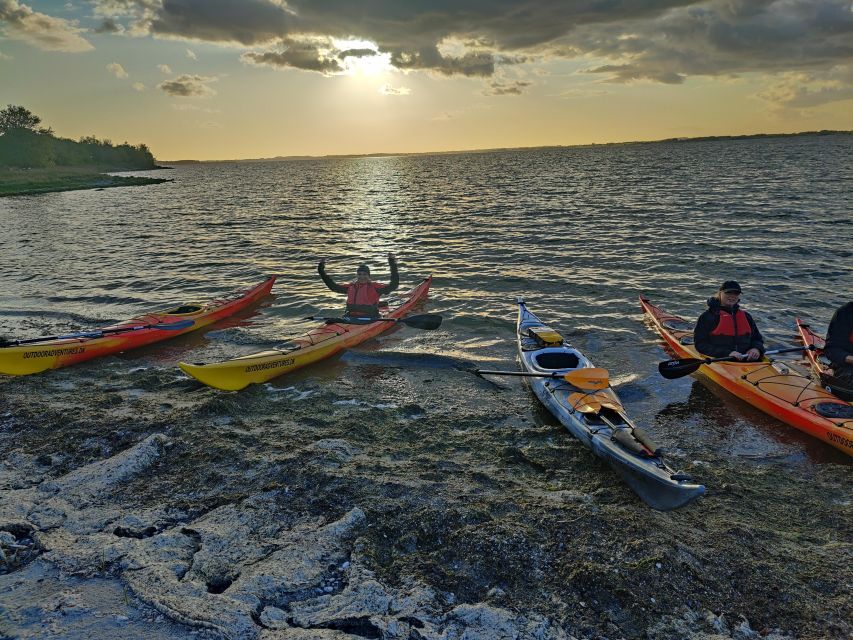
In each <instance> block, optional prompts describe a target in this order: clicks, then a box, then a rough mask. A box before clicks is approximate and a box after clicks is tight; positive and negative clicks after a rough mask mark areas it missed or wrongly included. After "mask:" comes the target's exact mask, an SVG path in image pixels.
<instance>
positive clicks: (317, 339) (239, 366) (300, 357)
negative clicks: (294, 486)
mask: <svg viewBox="0 0 853 640" xmlns="http://www.w3.org/2000/svg"><path fill="white" fill-rule="evenodd" d="M431 283H432V276H430V277H428V278H426V279H424V281H423V282H421V283H420V284H419V285H418V286H417V287H415V288H414V289H412V290H411V291H409V292H408V293H405V294H403V295H402V296H400V298H399V299H398V300H395V301H394V302H393V303H392V304H389V305H388V306H387V307H384V308H383V307H380V310H382V311H383V313H382V316H381V317H382V318H391V319H399V318H403V317H404V316H405V315H406V314H408V313H409V311H411V310H412V308H413V307H414V306H415V305H417V304H418V303H419V302H421V301H422V300H424V299H425V298H426V296H427V293H428V292H429V286H430V284H431ZM394 324H395V323H391V322H381V321H380V322H371V323H369V324H343V323H332V324H324V325H322V326H319V327H316V328H315V329H312V330H311V331H309V332H308V333H306V334H305V335H303V336H301V337H299V338H296V339H294V340H291V341H290V342H288V343H287V345H286V347H284V348H280V349H271V350H269V351H262V352H260V353H255V354H251V355H248V356H242V357H239V358H234V359H233V360H226V361H225V362H215V363H211V364H187V363H186V362H181V363H179V365H178V366H180V367H181V369H182V370H183V371H184V373H186V374H187V375H189V376H192V377H193V378H195V379H196V380H198V381H199V382H202V383H204V384H206V385H207V386H209V387H213V388H215V389H221V390H223V391H239V390H240V389H245V388H246V387H248V386H249V385H250V384H252V383H255V384H257V383H262V382H268V381H269V380H272V379H273V378H277V377H278V376H281V375H284V374H286V373H291V372H293V371H296V370H297V369H301V368H302V367H305V366H307V365H309V364H313V363H314V362H318V361H319V360H324V359H326V358H330V357H331V356H333V355H335V354H336V353H339V352H340V351H343V350H344V349H347V348H349V347H353V346H355V345H357V344H359V343H361V342H364V341H365V340H368V339H370V338H373V337H374V336H377V335H379V334H380V333H382V332H383V331H387V330H388V329H389V328H390V327H391V326H393V325H394Z"/></svg>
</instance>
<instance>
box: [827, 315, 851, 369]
mask: <svg viewBox="0 0 853 640" xmlns="http://www.w3.org/2000/svg"><path fill="white" fill-rule="evenodd" d="M851 333H853V302H848V303H847V304H845V305H843V306H842V307H841V308H840V309H838V310H837V311H836V312H835V313H834V314H833V316H832V320H830V321H829V329H828V330H827V332H826V348H825V349H824V353H825V354H826V357H827V358H829V360H830V362H832V364H833V365H834V366H835V367H836V368H837V367H853V364H848V363H846V362H844V359H845V358H846V357H847V356H851V355H853V343H851V342H850V334H851Z"/></svg>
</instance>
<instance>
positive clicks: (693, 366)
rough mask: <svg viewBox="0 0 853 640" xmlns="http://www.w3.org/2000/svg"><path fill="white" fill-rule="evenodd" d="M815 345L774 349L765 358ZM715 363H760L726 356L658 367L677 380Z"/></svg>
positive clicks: (694, 359) (693, 359) (806, 349)
mask: <svg viewBox="0 0 853 640" xmlns="http://www.w3.org/2000/svg"><path fill="white" fill-rule="evenodd" d="M813 350H814V345H809V346H802V347H788V348H786V349H774V350H773V351H765V352H764V355H765V356H775V355H777V354H780V353H794V352H796V351H813ZM714 362H744V363H746V362H758V360H741V359H740V358H735V357H734V356H725V357H723V358H679V359H676V360H667V361H666V362H661V363H660V364H659V365H658V371H660V373H661V375H663V376H664V377H665V378H669V379H675V378H681V377H682V376H686V375H689V374H691V373H693V372H694V371H696V370H698V369H699V367H701V366H702V365H703V364H712V363H714Z"/></svg>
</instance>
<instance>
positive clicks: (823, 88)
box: [758, 65, 853, 109]
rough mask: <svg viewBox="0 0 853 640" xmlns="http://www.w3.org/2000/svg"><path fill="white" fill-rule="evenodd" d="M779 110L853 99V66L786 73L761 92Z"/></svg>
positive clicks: (763, 97) (764, 98)
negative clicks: (819, 71)
mask: <svg viewBox="0 0 853 640" xmlns="http://www.w3.org/2000/svg"><path fill="white" fill-rule="evenodd" d="M758 97H759V98H761V99H762V100H765V101H766V102H768V103H770V104H771V105H772V106H774V107H776V108H780V109H812V108H815V107H819V106H822V105H825V104H829V103H831V102H838V101H841V100H853V65H851V66H839V67H836V68H834V69H831V70H830V71H829V72H826V73H811V74H809V73H800V72H794V73H785V74H780V76H778V77H777V79H776V80H775V82H774V83H773V84H772V85H771V86H770V87H768V88H767V89H765V90H764V91H761V92H760V93H759V94H758Z"/></svg>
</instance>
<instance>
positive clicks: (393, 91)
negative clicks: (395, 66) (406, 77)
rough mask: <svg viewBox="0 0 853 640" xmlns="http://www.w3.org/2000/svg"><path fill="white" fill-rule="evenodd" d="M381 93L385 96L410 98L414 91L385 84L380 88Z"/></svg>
mask: <svg viewBox="0 0 853 640" xmlns="http://www.w3.org/2000/svg"><path fill="white" fill-rule="evenodd" d="M379 93H381V94H382V95H383V96H408V95H411V93H412V90H411V89H409V88H408V87H392V86H391V85H390V84H387V83H386V84H383V85H382V86H381V87H379Z"/></svg>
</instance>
